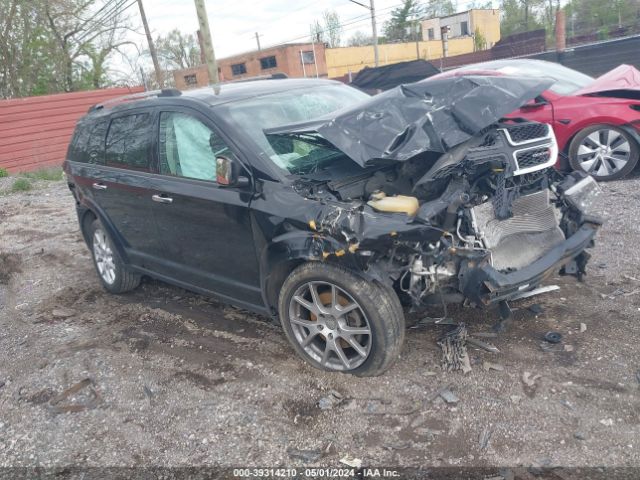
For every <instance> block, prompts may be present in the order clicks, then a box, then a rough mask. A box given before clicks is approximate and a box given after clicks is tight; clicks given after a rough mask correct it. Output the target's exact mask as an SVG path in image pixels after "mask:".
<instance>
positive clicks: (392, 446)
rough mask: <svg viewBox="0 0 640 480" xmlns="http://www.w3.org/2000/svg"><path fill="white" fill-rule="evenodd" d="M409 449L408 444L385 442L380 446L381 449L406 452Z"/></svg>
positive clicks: (409, 444)
mask: <svg viewBox="0 0 640 480" xmlns="http://www.w3.org/2000/svg"><path fill="white" fill-rule="evenodd" d="M409 447H411V443H409V442H387V443H383V444H382V448H385V449H387V450H406V449H407V448H409Z"/></svg>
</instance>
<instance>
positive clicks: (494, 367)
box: [482, 361, 504, 372]
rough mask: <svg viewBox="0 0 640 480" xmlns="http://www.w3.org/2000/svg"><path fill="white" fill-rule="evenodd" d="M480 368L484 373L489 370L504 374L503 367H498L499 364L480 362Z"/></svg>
mask: <svg viewBox="0 0 640 480" xmlns="http://www.w3.org/2000/svg"><path fill="white" fill-rule="evenodd" d="M482 368H484V370H485V371H486V372H488V371H489V370H496V371H498V372H504V366H503V365H500V364H499V363H492V362H487V361H484V362H482Z"/></svg>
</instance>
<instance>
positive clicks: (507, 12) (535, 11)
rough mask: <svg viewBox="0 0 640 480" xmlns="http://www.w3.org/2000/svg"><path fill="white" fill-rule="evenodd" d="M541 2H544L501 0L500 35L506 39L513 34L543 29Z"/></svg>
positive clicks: (535, 0) (540, 0) (541, 0)
mask: <svg viewBox="0 0 640 480" xmlns="http://www.w3.org/2000/svg"><path fill="white" fill-rule="evenodd" d="M543 2H544V0H502V5H501V6H502V21H501V22H500V34H501V35H502V36H503V37H506V36H507V35H511V34H513V33H520V32H528V31H531V30H536V29H539V28H543V22H542V21H541V18H540V7H541V6H542V5H543Z"/></svg>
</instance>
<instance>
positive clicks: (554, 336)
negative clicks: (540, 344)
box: [544, 332, 562, 343]
mask: <svg viewBox="0 0 640 480" xmlns="http://www.w3.org/2000/svg"><path fill="white" fill-rule="evenodd" d="M544 339H545V340H546V341H547V342H549V343H560V342H561V341H562V334H561V333H559V332H547V333H545V334H544Z"/></svg>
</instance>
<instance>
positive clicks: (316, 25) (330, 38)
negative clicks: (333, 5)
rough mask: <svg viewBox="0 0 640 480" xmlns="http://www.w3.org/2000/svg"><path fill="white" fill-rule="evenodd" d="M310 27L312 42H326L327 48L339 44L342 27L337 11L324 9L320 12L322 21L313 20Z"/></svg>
mask: <svg viewBox="0 0 640 480" xmlns="http://www.w3.org/2000/svg"><path fill="white" fill-rule="evenodd" d="M310 28H311V38H312V39H313V41H314V42H322V43H326V44H327V45H329V48H336V47H339V46H340V42H341V39H342V31H343V29H342V24H341V23H340V17H339V16H338V14H337V12H335V11H331V10H325V12H324V13H323V14H322V23H320V22H319V21H318V20H315V21H314V22H313V23H312V24H311V27H310Z"/></svg>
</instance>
